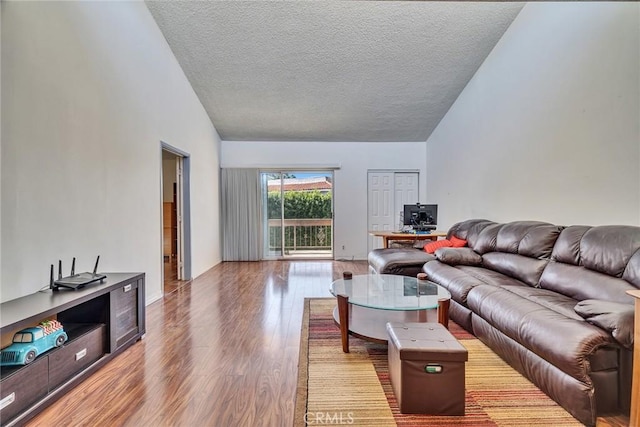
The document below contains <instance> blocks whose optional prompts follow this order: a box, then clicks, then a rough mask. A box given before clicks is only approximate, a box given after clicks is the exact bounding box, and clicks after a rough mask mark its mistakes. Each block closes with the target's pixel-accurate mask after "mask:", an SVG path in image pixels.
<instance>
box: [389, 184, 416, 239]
mask: <svg viewBox="0 0 640 427" xmlns="http://www.w3.org/2000/svg"><path fill="white" fill-rule="evenodd" d="M393 177H394V185H393V189H394V191H393V194H394V196H395V197H394V212H396V215H397V225H396V230H397V229H398V228H397V227H399V226H400V221H401V220H402V217H403V215H404V205H413V204H415V203H418V202H419V201H420V197H419V195H418V172H395V173H394V175H393Z"/></svg>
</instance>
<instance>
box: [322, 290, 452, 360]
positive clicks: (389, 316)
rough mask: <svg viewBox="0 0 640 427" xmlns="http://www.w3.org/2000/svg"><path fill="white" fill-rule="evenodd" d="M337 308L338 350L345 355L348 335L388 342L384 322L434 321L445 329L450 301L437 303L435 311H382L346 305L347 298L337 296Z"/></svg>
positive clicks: (347, 349) (335, 309) (335, 310)
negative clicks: (339, 343)
mask: <svg viewBox="0 0 640 427" xmlns="http://www.w3.org/2000/svg"><path fill="white" fill-rule="evenodd" d="M337 299H338V305H337V306H336V307H335V308H334V309H333V319H334V320H335V322H336V323H337V324H338V325H339V326H340V335H341V338H342V351H344V352H345V353H349V335H353V336H355V337H358V338H362V339H365V340H368V341H373V342H378V343H381V344H386V343H387V340H388V335H387V322H405V323H408V322H420V323H424V322H435V321H436V318H437V321H438V322H439V323H441V324H442V325H444V326H445V327H446V328H448V326H449V304H450V300H449V299H445V300H439V301H438V309H437V311H435V310H433V309H425V310H407V311H402V310H382V309H375V308H369V307H362V306H358V305H354V304H349V298H347V297H346V296H344V295H338V296H337Z"/></svg>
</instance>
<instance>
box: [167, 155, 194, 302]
mask: <svg viewBox="0 0 640 427" xmlns="http://www.w3.org/2000/svg"><path fill="white" fill-rule="evenodd" d="M161 153H162V179H161V188H162V210H161V212H162V273H163V284H164V293H165V294H166V293H170V292H173V291H174V290H176V289H178V288H180V286H182V285H184V284H185V283H188V282H189V281H190V280H191V244H190V242H191V238H190V237H191V236H190V234H191V233H190V231H191V227H190V214H189V213H190V192H189V156H188V154H186V153H184V152H182V151H180V150H177V149H176V148H174V147H171V146H169V145H168V144H165V143H162V144H161Z"/></svg>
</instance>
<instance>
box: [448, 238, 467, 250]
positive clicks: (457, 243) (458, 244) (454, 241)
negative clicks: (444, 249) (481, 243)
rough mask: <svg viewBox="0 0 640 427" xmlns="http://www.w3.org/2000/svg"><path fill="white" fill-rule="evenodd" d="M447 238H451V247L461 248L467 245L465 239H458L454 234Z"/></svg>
mask: <svg viewBox="0 0 640 427" xmlns="http://www.w3.org/2000/svg"><path fill="white" fill-rule="evenodd" d="M449 240H451V247H453V248H462V247H465V246H467V241H466V240H463V239H458V238H457V237H456V236H451V238H450V239H449Z"/></svg>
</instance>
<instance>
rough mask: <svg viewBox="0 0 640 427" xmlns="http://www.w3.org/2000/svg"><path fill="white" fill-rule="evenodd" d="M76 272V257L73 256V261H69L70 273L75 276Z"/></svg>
mask: <svg viewBox="0 0 640 427" xmlns="http://www.w3.org/2000/svg"><path fill="white" fill-rule="evenodd" d="M75 274H76V257H73V261H71V275H72V276H75Z"/></svg>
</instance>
